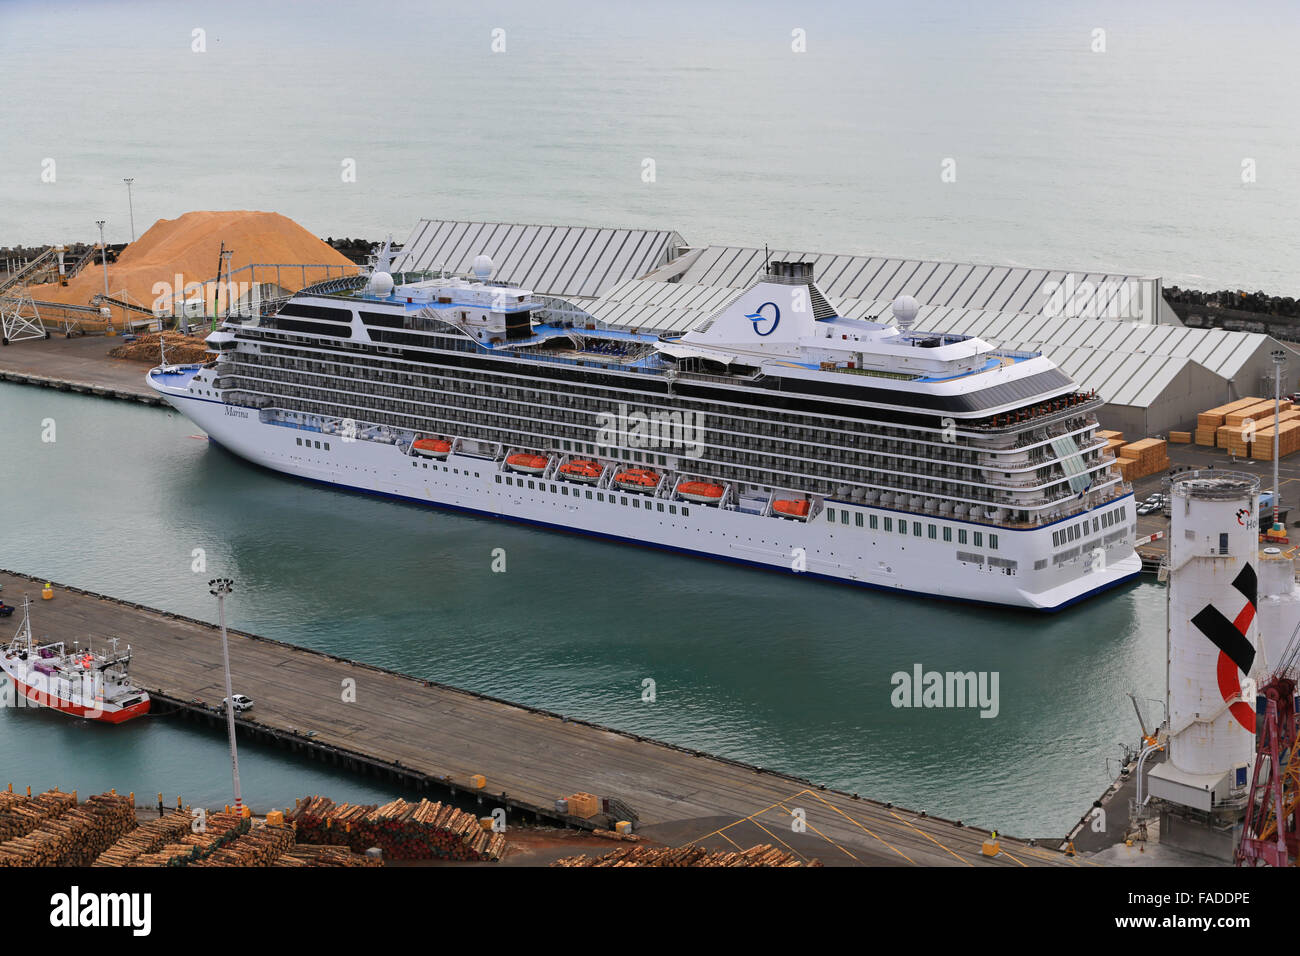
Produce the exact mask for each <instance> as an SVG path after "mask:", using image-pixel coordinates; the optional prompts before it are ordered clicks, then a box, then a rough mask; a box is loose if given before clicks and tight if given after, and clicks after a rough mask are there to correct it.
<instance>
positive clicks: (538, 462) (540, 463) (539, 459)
mask: <svg viewBox="0 0 1300 956" xmlns="http://www.w3.org/2000/svg"><path fill="white" fill-rule="evenodd" d="M548 464H550V459H549V458H547V457H545V456H544V455H530V454H528V453H527V452H520V453H519V454H517V455H511V456H510V457H509V458H507V459H506V467H507V468H509V469H510V470H511V471H522V472H523V473H524V474H525V475H540V474H541V473H542V472H544V471H545V470H546V466H547V465H548Z"/></svg>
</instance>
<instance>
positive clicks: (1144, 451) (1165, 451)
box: [1119, 438, 1169, 481]
mask: <svg viewBox="0 0 1300 956" xmlns="http://www.w3.org/2000/svg"><path fill="white" fill-rule="evenodd" d="M1119 454H1120V458H1122V459H1126V460H1127V461H1128V462H1129V464H1127V465H1125V466H1123V467H1122V469H1121V473H1122V474H1123V475H1124V478H1125V479H1126V480H1128V481H1132V480H1133V479H1135V478H1145V477H1146V476H1147V475H1154V474H1155V473H1156V472H1158V471H1166V470H1168V468H1169V447H1168V445H1167V444H1166V443H1165V442H1164V441H1163V440H1161V439H1159V438H1143V439H1141V440H1140V441H1133V442H1129V443H1128V444H1127V445H1125V446H1124V447H1123V448H1121V449H1120V450H1119Z"/></svg>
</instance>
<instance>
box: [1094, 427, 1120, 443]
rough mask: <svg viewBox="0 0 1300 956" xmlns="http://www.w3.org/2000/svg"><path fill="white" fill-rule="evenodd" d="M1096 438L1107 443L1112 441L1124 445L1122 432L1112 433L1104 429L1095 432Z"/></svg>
mask: <svg viewBox="0 0 1300 956" xmlns="http://www.w3.org/2000/svg"><path fill="white" fill-rule="evenodd" d="M1097 437H1098V438H1101V439H1104V440H1105V441H1107V442H1112V441H1114V442H1119V443H1120V444H1121V445H1122V444H1124V433H1123V432H1113V431H1107V430H1105V429H1102V430H1100V431H1098V432H1097Z"/></svg>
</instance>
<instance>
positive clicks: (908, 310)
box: [890, 295, 921, 329]
mask: <svg viewBox="0 0 1300 956" xmlns="http://www.w3.org/2000/svg"><path fill="white" fill-rule="evenodd" d="M920 310H921V306H920V304H919V303H918V302H917V301H916V300H915V299H913V298H912V297H911V296H910V295H900V296H899V297H898V298H897V299H895V300H894V304H893V305H891V306H890V311H892V312H893V313H894V319H895V321H896V322H897V323H898V327H899V328H900V329H910V328H911V327H912V323H913V322H915V321H916V313H917V312H919V311H920Z"/></svg>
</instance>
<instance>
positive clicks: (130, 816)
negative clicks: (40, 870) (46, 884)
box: [0, 793, 136, 866]
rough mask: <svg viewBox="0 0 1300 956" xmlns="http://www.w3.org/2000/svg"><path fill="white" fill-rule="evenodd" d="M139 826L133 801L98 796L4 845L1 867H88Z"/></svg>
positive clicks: (0, 853) (117, 795) (125, 798)
mask: <svg viewBox="0 0 1300 956" xmlns="http://www.w3.org/2000/svg"><path fill="white" fill-rule="evenodd" d="M135 826H136V822H135V806H134V804H133V802H132V800H131V798H130V797H127V796H123V795H120V794H115V793H101V794H96V795H95V796H93V797H91V798H89V799H88V800H87V801H86V802H85V803H83V804H81V805H80V806H74V807H72V808H71V809H69V810H68V811H66V812H65V813H61V814H59V815H58V816H56V817H51V818H49V819H47V820H45V821H44V822H42V823H41V825H40V826H39V827H38V828H37V829H35V830H33V831H32V832H31V833H29V834H27V835H26V836H21V837H15V838H14V839H12V840H6V841H5V842H4V843H2V844H0V866H88V865H90V863H91V862H93V861H94V859H95V858H96V857H97V856H99V854H100V853H102V852H103V851H104V850H105V849H107V848H108V847H109V846H111V845H112V844H113V843H114V842H116V841H117V840H118V839H119V838H121V837H122V835H123V834H125V833H127V832H129V831H131V830H133V829H135Z"/></svg>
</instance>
